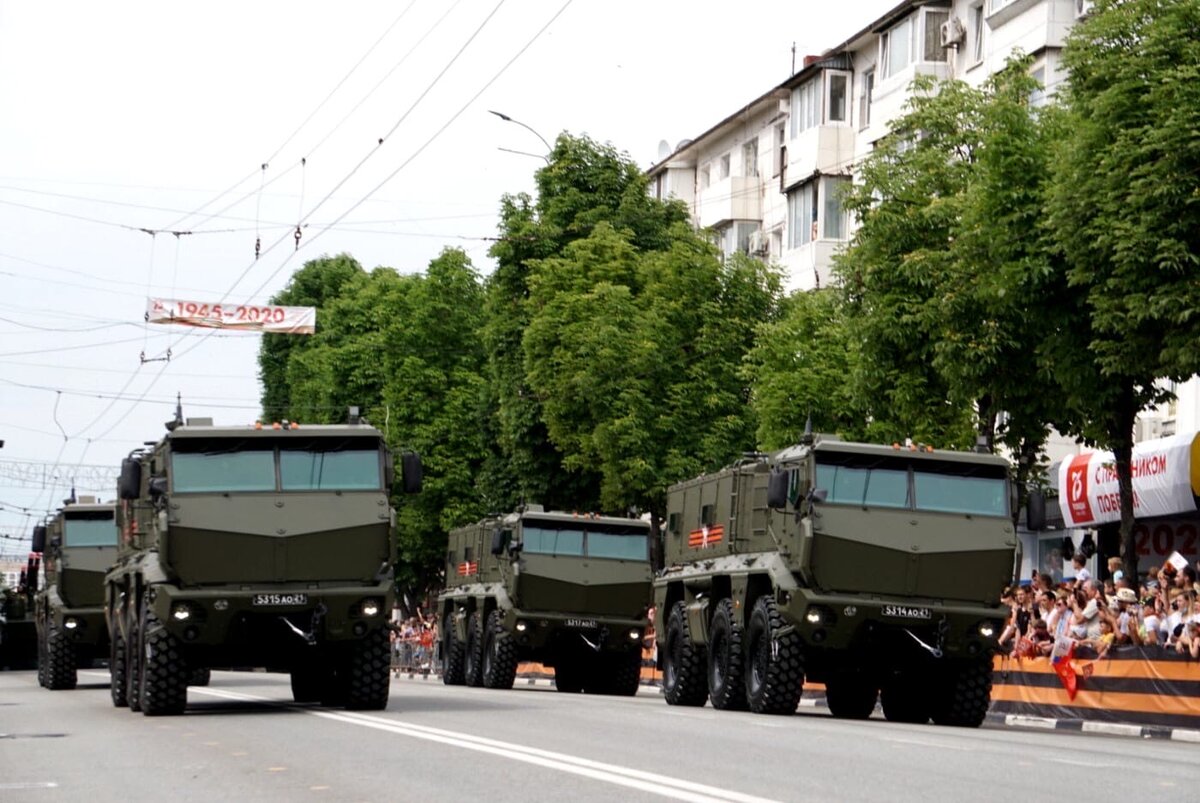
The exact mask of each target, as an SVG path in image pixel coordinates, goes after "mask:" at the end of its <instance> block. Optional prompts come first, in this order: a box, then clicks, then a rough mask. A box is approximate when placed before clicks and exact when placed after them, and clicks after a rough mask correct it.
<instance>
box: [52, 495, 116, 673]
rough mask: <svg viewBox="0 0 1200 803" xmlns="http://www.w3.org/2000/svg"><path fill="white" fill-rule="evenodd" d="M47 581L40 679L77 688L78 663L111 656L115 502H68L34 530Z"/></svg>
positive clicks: (87, 663)
mask: <svg viewBox="0 0 1200 803" xmlns="http://www.w3.org/2000/svg"><path fill="white" fill-rule="evenodd" d="M33 549H34V551H35V552H41V553H42V566H43V569H44V570H45V573H46V582H45V585H44V587H43V588H42V590H41V591H39V592H38V594H37V604H36V608H37V612H36V619H37V635H38V682H39V683H41V685H42V686H44V687H45V688H47V689H73V688H75V682H76V668H77V667H79V666H84V667H87V666H91V665H92V662H93V661H95V660H96V659H97V658H107V657H108V628H107V627H106V626H105V623H104V575H105V573H106V572H107V571H108V569H109V567H110V566H112V564H113V561H114V560H116V557H117V526H116V522H115V510H114V506H113V504H112V503H109V504H100V503H99V502H98V500H96V499H95V498H94V497H91V496H83V497H80V498H79V499H78V500H77V501H72V502H68V503H67V504H66V505H65V506H63V508H62V509H60V510H59V511H58V513H56V514H55V515H54V517H53V518H52V519H50V520H49V521H48V522H47V523H46V524H44V525H38V526H37V527H35V528H34V531H33Z"/></svg>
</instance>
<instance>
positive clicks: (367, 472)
mask: <svg viewBox="0 0 1200 803" xmlns="http://www.w3.org/2000/svg"><path fill="white" fill-rule="evenodd" d="M279 478H280V480H281V481H282V483H283V490H285V491H318V490H321V491H371V490H378V489H379V488H380V487H382V484H381V482H380V477H379V448H378V447H376V446H370V447H367V446H364V445H362V444H361V443H358V444H356V443H355V442H354V441H345V440H340V441H314V442H312V443H309V444H307V445H292V444H289V445H288V446H285V447H282V448H280V450H279Z"/></svg>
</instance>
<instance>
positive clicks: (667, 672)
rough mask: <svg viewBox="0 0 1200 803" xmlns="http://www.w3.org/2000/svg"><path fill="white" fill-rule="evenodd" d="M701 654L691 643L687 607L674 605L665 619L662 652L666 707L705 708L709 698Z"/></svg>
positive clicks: (702, 653)
mask: <svg viewBox="0 0 1200 803" xmlns="http://www.w3.org/2000/svg"><path fill="white" fill-rule="evenodd" d="M704 653H705V650H704V647H702V646H700V645H697V644H693V643H692V636H691V631H690V630H689V628H688V621H687V608H686V607H685V605H684V603H683V602H677V603H675V605H674V607H672V608H671V615H670V616H669V617H668V618H667V642H666V649H664V650H663V696H664V697H665V698H666V700H667V705H696V706H700V705H704V701H705V700H706V699H707V698H708V684H707V683H706V682H705V680H704V664H705V661H704V658H705V655H704Z"/></svg>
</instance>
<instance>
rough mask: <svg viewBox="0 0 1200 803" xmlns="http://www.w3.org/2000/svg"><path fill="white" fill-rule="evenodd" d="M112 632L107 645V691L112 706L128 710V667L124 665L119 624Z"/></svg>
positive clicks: (123, 651) (123, 648)
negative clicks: (110, 697)
mask: <svg viewBox="0 0 1200 803" xmlns="http://www.w3.org/2000/svg"><path fill="white" fill-rule="evenodd" d="M114 630H115V632H114V633H113V636H112V641H110V642H109V645H108V689H109V694H110V695H111V696H112V704H113V705H114V706H116V707H117V708H128V707H129V688H128V686H126V684H127V683H128V678H126V674H127V672H128V670H127V666H128V665H127V664H126V660H127V656H126V654H125V653H126V650H125V637H124V636H122V635H121V629H120V625H119V624H118V626H117V627H116V628H114Z"/></svg>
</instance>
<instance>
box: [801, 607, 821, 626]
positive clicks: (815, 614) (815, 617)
mask: <svg viewBox="0 0 1200 803" xmlns="http://www.w3.org/2000/svg"><path fill="white" fill-rule="evenodd" d="M804 618H805V620H807V621H808V623H809V624H810V625H819V624H821V612H820V611H819V610H817V609H816V608H809V609H808V613H806V614H804Z"/></svg>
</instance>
